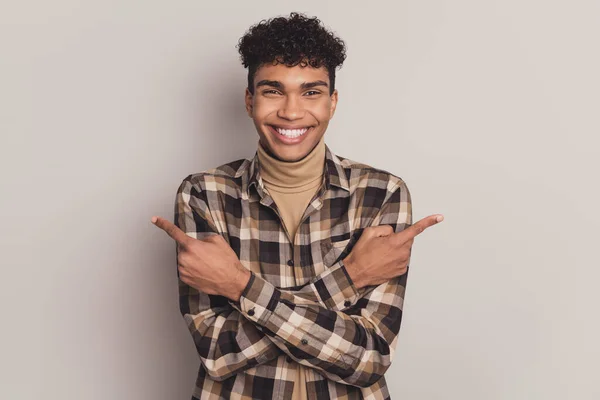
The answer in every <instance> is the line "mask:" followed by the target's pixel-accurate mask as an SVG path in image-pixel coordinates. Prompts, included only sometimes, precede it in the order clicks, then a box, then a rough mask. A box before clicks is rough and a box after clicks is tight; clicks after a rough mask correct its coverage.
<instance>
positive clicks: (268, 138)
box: [246, 64, 338, 161]
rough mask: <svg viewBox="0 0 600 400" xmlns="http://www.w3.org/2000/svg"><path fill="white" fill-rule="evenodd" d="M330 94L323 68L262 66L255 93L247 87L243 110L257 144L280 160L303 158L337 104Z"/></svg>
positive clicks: (257, 77)
mask: <svg viewBox="0 0 600 400" xmlns="http://www.w3.org/2000/svg"><path fill="white" fill-rule="evenodd" d="M337 98H338V93H337V90H335V91H334V92H333V94H331V95H330V94H329V74H328V73H327V69H326V68H325V67H320V68H314V67H311V66H310V65H308V66H306V67H303V66H301V65H296V66H294V67H288V66H286V65H285V64H277V65H271V64H265V65H263V66H261V67H260V68H258V70H257V71H256V74H255V75H254V94H252V93H250V91H249V90H248V88H246V111H247V112H248V115H249V116H250V118H252V120H253V121H254V126H255V127H256V131H257V132H258V136H259V137H260V143H261V144H262V146H263V147H264V148H265V150H267V151H268V152H269V153H270V154H271V155H272V156H274V157H275V158H277V159H279V160H282V161H298V160H301V159H302V158H304V157H306V155H308V154H309V153H310V152H311V151H312V149H314V148H315V146H316V145H317V144H318V143H319V141H320V140H321V137H322V136H323V135H324V134H325V131H326V130H327V126H328V125H329V120H330V119H331V118H332V117H333V114H334V112H335V107H336V104H337Z"/></svg>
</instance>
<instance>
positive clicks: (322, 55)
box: [237, 12, 346, 94]
mask: <svg viewBox="0 0 600 400" xmlns="http://www.w3.org/2000/svg"><path fill="white" fill-rule="evenodd" d="M237 48H238V51H239V53H240V59H241V61H242V64H243V65H244V68H248V90H249V91H250V93H252V94H254V75H255V74H256V71H257V70H258V68H259V67H260V66H261V65H263V64H266V63H272V64H285V65H287V66H290V67H292V66H295V65H298V64H300V65H301V66H307V65H310V66H312V67H314V68H319V67H321V66H325V68H326V69H327V71H328V73H329V82H330V85H329V86H330V88H329V92H330V94H333V91H334V87H335V70H336V68H338V67H341V65H342V63H343V62H344V60H345V59H346V45H345V44H344V41H343V40H342V39H340V38H339V37H337V36H336V35H334V34H333V33H332V32H331V31H329V30H327V29H326V28H325V27H323V26H322V25H321V21H320V20H319V19H318V18H316V17H312V18H310V17H307V16H306V15H304V14H301V13H297V12H292V13H290V16H289V17H288V18H286V17H276V18H271V19H268V20H262V21H260V22H259V23H257V24H255V25H253V26H251V27H250V28H249V29H248V31H247V32H246V33H245V34H244V36H242V37H241V38H240V40H239V42H238V45H237Z"/></svg>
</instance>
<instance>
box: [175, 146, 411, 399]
mask: <svg viewBox="0 0 600 400" xmlns="http://www.w3.org/2000/svg"><path fill="white" fill-rule="evenodd" d="M325 154H326V155H325V165H324V168H325V169H324V176H323V184H322V186H321V188H320V190H319V191H318V192H317V193H316V194H315V196H314V197H313V199H312V201H311V202H310V204H309V205H308V207H307V209H306V211H305V213H304V216H303V217H302V222H301V224H300V226H299V228H298V231H297V233H296V237H295V238H289V235H288V233H287V231H286V229H285V228H284V225H283V224H282V223H281V220H280V217H279V213H278V209H277V205H276V204H275V203H274V201H273V199H272V198H271V196H270V195H269V193H268V191H267V190H266V188H265V187H264V185H263V182H262V179H261V177H260V165H259V162H258V156H257V154H255V156H254V158H253V159H240V160H236V161H232V162H229V163H227V164H224V165H221V166H219V167H217V168H213V169H210V170H207V171H204V172H200V173H196V174H192V175H189V176H187V177H186V178H185V179H184V180H183V182H182V183H181V185H180V186H179V188H178V190H177V197H176V201H175V224H176V225H177V226H178V227H179V228H181V229H182V230H183V231H184V232H186V234H187V235H189V236H191V237H194V238H198V239H201V238H203V237H206V236H208V235H214V234H219V235H222V236H223V237H224V238H225V239H226V240H227V241H228V243H229V245H230V246H231V248H232V249H233V250H234V251H235V252H236V254H237V255H238V257H239V259H240V260H241V262H242V264H243V265H244V266H245V267H246V268H248V269H249V270H250V271H251V278H250V281H249V282H248V285H247V286H246V288H245V290H244V292H243V294H242V296H241V298H240V300H239V302H233V301H230V300H228V299H227V298H225V297H222V296H213V295H207V294H204V293H202V292H199V291H197V290H196V289H194V288H192V287H190V286H188V285H187V284H185V283H183V282H182V281H181V279H180V280H179V294H180V296H179V298H180V309H181V314H182V316H183V318H184V319H185V321H186V323H187V325H188V328H189V331H190V333H191V335H192V338H193V340H194V343H195V345H196V348H197V351H198V355H199V357H200V368H199V371H198V378H197V380H196V388H195V390H194V393H193V397H192V399H290V398H291V395H292V389H293V384H294V376H295V375H294V374H295V373H296V371H297V363H299V364H303V365H306V366H308V367H310V368H309V370H308V372H309V376H307V379H306V380H307V391H308V394H309V397H310V398H311V399H363V398H364V399H389V398H390V396H389V393H388V389H387V385H386V381H385V378H384V376H383V374H384V372H385V371H386V370H387V368H388V367H389V366H390V363H391V361H392V358H393V355H394V349H395V347H396V343H397V337H398V332H399V330H400V322H401V319H402V308H403V299H404V292H405V288H406V280H407V275H408V273H407V274H404V275H402V276H400V277H397V278H394V279H392V280H390V281H388V282H386V283H384V284H381V285H379V286H369V287H366V288H363V289H361V290H357V288H356V287H355V286H354V285H353V283H352V281H351V279H350V277H349V275H348V273H347V271H346V268H345V266H344V262H343V259H344V258H345V257H346V256H347V255H348V254H349V253H350V251H351V250H352V247H353V246H354V244H355V243H356V241H357V240H358V238H359V237H360V235H361V233H362V231H363V230H364V229H365V228H366V227H369V226H376V225H383V224H387V225H391V226H392V228H393V229H394V231H395V232H400V231H402V230H404V229H405V228H407V227H408V226H410V225H411V224H412V206H411V198H410V193H409V191H408V188H407V186H406V184H405V182H404V181H403V180H402V179H401V178H399V177H398V176H395V175H393V174H391V173H389V172H386V171H383V170H381V169H376V168H373V167H371V166H368V165H365V164H361V163H358V162H355V161H352V160H350V159H346V158H343V157H340V156H336V155H335V154H333V153H332V152H331V150H330V149H329V147H327V146H326V153H325ZM373 257H377V255H376V254H374V255H373Z"/></svg>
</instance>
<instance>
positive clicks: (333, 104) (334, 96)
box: [329, 89, 338, 119]
mask: <svg viewBox="0 0 600 400" xmlns="http://www.w3.org/2000/svg"><path fill="white" fill-rule="evenodd" d="M337 102H338V91H337V89H334V91H333V93H332V94H331V108H330V109H329V119H331V118H333V114H335V108H336V107H337Z"/></svg>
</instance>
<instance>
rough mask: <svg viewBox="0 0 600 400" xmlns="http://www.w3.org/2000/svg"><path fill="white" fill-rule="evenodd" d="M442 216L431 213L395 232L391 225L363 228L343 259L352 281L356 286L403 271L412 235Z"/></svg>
mask: <svg viewBox="0 0 600 400" xmlns="http://www.w3.org/2000/svg"><path fill="white" fill-rule="evenodd" d="M437 218H440V220H439V221H438V220H437ZM443 220H444V216H443V215H441V214H436V215H430V216H428V217H426V218H423V219H422V220H420V221H418V222H416V223H414V224H413V225H411V226H409V227H408V228H406V229H404V230H403V231H401V232H398V233H394V230H393V229H392V227H391V226H390V225H379V226H370V227H368V228H365V229H364V230H363V232H362V235H361V236H360V238H359V239H358V242H356V245H355V246H354V247H353V248H352V251H351V252H350V254H348V256H347V257H346V258H345V259H344V260H343V261H344V265H346V270H347V271H348V274H350V278H351V279H352V281H353V282H354V285H355V286H356V287H357V288H358V289H360V288H363V287H365V286H370V285H379V284H382V283H384V282H387V281H389V280H390V279H392V278H394V277H396V276H400V275H403V274H405V273H406V271H407V270H408V262H409V260H410V252H411V249H412V245H413V242H414V238H415V237H416V236H417V235H418V234H420V233H421V232H423V231H424V230H425V229H426V228H429V227H430V226H432V225H435V224H437V223H438V222H441V221H443Z"/></svg>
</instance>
